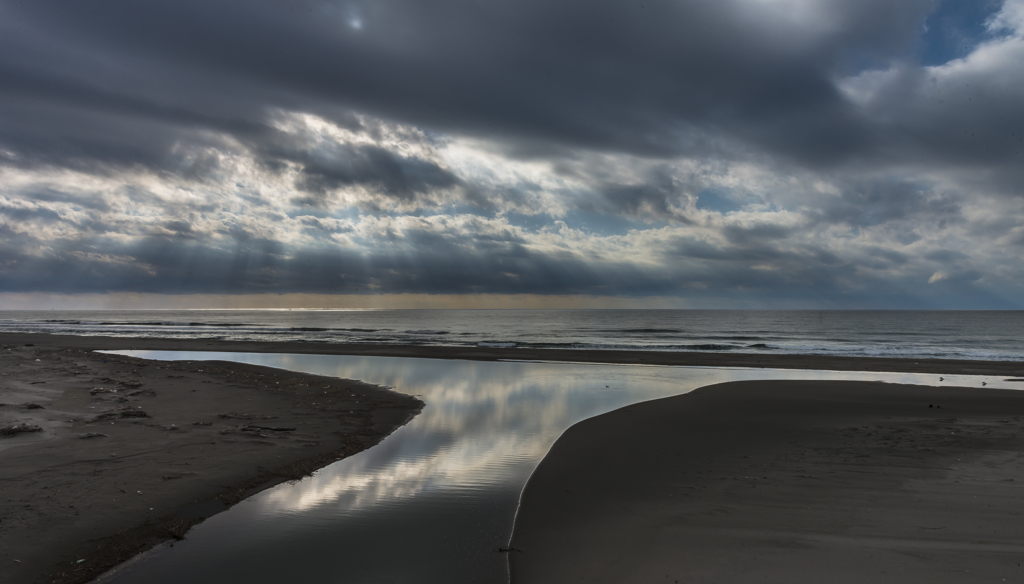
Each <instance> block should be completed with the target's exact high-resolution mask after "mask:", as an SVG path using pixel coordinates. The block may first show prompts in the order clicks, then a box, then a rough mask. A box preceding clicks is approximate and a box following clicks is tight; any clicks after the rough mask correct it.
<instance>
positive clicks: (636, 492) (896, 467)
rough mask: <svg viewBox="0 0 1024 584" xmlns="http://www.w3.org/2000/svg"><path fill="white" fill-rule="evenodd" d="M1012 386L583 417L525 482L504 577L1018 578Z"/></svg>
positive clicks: (884, 388) (835, 385) (1021, 459)
mask: <svg viewBox="0 0 1024 584" xmlns="http://www.w3.org/2000/svg"><path fill="white" fill-rule="evenodd" d="M1022 449H1024V393H1022V392H1017V391H1010V390H986V389H978V388H971V389H968V388H955V387H948V388H947V387H942V388H936V387H922V386H907V385H894V384H881V383H861V382H813V381H765V382H760V381H748V382H736V383H727V384H721V385H717V386H710V387H704V388H701V389H698V390H696V391H694V392H692V393H690V394H686V395H682V396H677V397H671V398H667V399H662V400H655V401H650V402H645V403H641V404H636V405H632V406H628V407H626V408H622V409H620V410H617V411H614V412H611V413H608V414H605V415H602V416H598V417H595V418H591V419H588V420H585V421H583V422H581V423H579V424H577V425H576V426H573V427H572V428H570V429H569V430H568V431H567V432H566V433H565V434H563V436H562V437H561V438H560V439H559V440H558V442H557V443H556V444H555V445H554V447H553V448H552V449H551V451H550V452H549V453H548V455H547V456H546V457H545V459H544V460H543V462H542V463H541V464H540V466H539V467H538V469H537V471H536V472H535V473H534V475H533V476H532V477H531V479H530V481H529V483H528V484H527V486H526V489H525V491H524V493H523V497H522V503H521V507H520V509H519V513H518V515H517V519H516V526H515V532H514V535H513V538H512V542H511V545H512V547H513V548H515V549H514V550H513V551H511V552H510V558H511V560H510V564H511V570H512V581H513V582H516V583H539V582H560V583H561V582H591V583H602V582H609V583H611V582H1000V581H1020V579H1021V578H1022V577H1024V568H1022V563H1024V536H1022V534H1021V530H1020V521H1021V517H1022V515H1024V486H1022V484H1024V451H1022Z"/></svg>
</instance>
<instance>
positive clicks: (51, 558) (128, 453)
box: [0, 334, 1024, 584]
mask: <svg viewBox="0 0 1024 584" xmlns="http://www.w3.org/2000/svg"><path fill="white" fill-rule="evenodd" d="M98 349H107V350H113V349H150V350H178V351H188V350H192V351H242V352H259V353H304V354H347V355H377V356H395V357H423V358H434V359H472V360H500V359H513V360H550V361H574V362H600V363H640V364H662V365H691V366H693V365H697V366H701V365H703V366H719V367H728V366H737V367H738V366H746V367H772V368H795V369H833V370H850V371H908V372H933V373H946V374H958V373H959V374H991V375H1005V376H1007V377H1022V376H1024V364H1022V363H1009V362H980V361H939V360H931V361H925V360H918V361H913V360H900V359H857V358H830V357H814V356H799V355H786V356H770V355H741V354H731V355H730V354H720V353H650V352H640V351H568V350H533V349H503V348H477V347H465V348H462V347H414V346H381V345H329V344H320V343H255V342H231V341H217V340H173V339H130V338H113V337H81V336H57V335H27V334H0V374H2V376H0V403H3V404H5V405H3V406H0V433H3V428H11V427H12V426H21V427H22V428H24V425H25V424H28V425H29V426H38V427H39V429H40V430H39V431H38V432H24V433H17V434H16V435H14V436H10V437H3V436H0V489H2V491H0V492H3V494H4V496H3V497H2V498H0V581H2V582H4V583H5V584H6V583H8V582H11V583H13V584H21V583H28V582H51V581H52V582H86V581H89V580H90V579H91V578H92V577H94V576H95V575H97V574H99V573H101V572H103V571H104V570H105V569H107V568H109V567H111V566H113V565H116V564H117V563H119V562H121V561H123V560H125V559H128V558H130V557H132V556H133V555H135V554H137V553H139V552H141V551H144V550H146V549H148V548H150V547H152V546H153V545H156V544H158V543H160V542H162V541H166V540H168V539H169V538H174V537H180V536H181V535H182V534H184V533H185V531H187V529H188V528H189V527H190V526H191V525H192V524H194V523H195V522H197V521H200V520H202V519H203V518H205V517H206V516H209V514H211V513H215V512H217V511H218V510H221V509H223V508H225V506H227V505H231V504H233V503H235V502H237V501H239V500H241V499H242V498H244V497H246V496H249V495H251V494H254V493H256V492H258V491H259V490H261V489H264V488H267V487H268V486H271V485H273V484H276V483H279V482H281V481H284V480H291V479H295V478H299V477H301V476H305V475H307V474H309V473H310V472H313V471H315V470H316V469H318V468H321V467H323V466H325V465H326V464H329V463H330V462H332V461H334V460H337V459H339V458H342V457H344V456H348V455H350V454H352V453H355V452H358V451H359V450H362V449H365V448H367V447H369V446H370V445H372V444H375V443H376V442H378V441H379V440H380V439H382V438H383V437H384V436H385V435H386V434H387V433H389V432H391V431H393V430H394V429H395V428H397V427H398V426H400V425H402V424H404V423H405V422H406V421H407V420H408V419H410V417H411V416H413V415H415V413H416V412H418V411H419V409H420V408H421V407H422V404H421V403H420V402H418V401H417V400H414V399H413V398H410V397H407V396H404V395H400V394H396V393H394V392H390V391H386V390H383V389H381V388H377V387H374V386H369V385H366V384H362V383H359V382H357V381H347V380H338V379H333V378H322V377H316V376H310V375H302V374H293V373H289V372H284V371H278V370H272V369H266V368H260V367H253V366H246V365H241V364H232V363H211V362H194V363H190V362H175V363H168V362H159V363H158V362H147V361H142V360H138V359H132V358H127V357H119V356H104V355H100V354H95V353H92V352H91V351H93V350H98ZM887 387H892V386H887ZM325 391H326V392H327V393H326V394H325V393H324V392H325ZM704 391H705V390H701V392H700V393H701V394H703V393H704ZM934 391H938V390H934ZM974 391H976V390H974ZM33 404H34V405H33ZM35 406H41V407H35ZM728 407H731V405H730V406H728ZM136 411H142V412H145V414H146V415H145V416H144V417H143V416H141V415H140V414H137V413H130V412H136ZM720 415H721V416H723V417H722V419H727V418H728V416H727V415H726V414H725V413H721V414H720ZM808 415H812V414H808ZM812 417H813V415H812ZM1013 423H1016V421H1015V422H1013ZM630 432H633V433H634V434H635V435H633V436H632V438H635V439H638V440H640V442H639V443H637V444H635V445H634V446H632V448H637V449H642V448H643V447H644V443H643V441H642V438H643V436H645V435H646V430H643V429H642V428H633V429H631V430H630ZM90 436H91V437H90ZM605 438H606V439H609V438H611V439H614V440H618V439H621V438H623V436H622V435H616V436H610V437H605ZM725 443H726V444H727V443H729V442H728V441H726V442H725ZM712 446H713V447H714V448H718V446H714V445H711V446H709V447H712ZM639 451H640V450H638V452H639ZM641 459H643V458H642V457H640V458H638V460H641ZM551 464H553V463H549V462H547V459H546V461H545V466H551ZM652 464H654V463H652ZM573 468H575V467H573ZM639 470H641V469H637V471H636V472H639ZM526 509H527V511H528V510H529V508H528V507H527V508H526ZM602 513H603V511H601V512H598V513H597V514H596V515H595V517H601V516H602ZM524 517H528V515H526V516H524ZM517 537H520V535H519V532H518V531H517ZM513 555H514V557H517V558H518V557H519V554H517V553H514V554H513ZM79 560H83V561H79Z"/></svg>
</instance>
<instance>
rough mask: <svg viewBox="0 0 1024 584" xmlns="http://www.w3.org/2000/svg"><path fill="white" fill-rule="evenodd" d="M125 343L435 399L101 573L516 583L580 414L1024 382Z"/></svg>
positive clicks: (241, 579)
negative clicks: (845, 387)
mask: <svg viewBox="0 0 1024 584" xmlns="http://www.w3.org/2000/svg"><path fill="white" fill-rule="evenodd" d="M117 353H120V354H127V355H134V356H138V357H143V358H149V359H165V360H167V359H191V360H200V359H221V360H231V361H238V362H244V363H252V364H257V365H266V366H271V367H278V368H282V369H288V370H292V371H301V372H307V373H315V374H319V375H329V376H334V377H342V378H350V379H360V380H363V381H366V382H369V383H374V384H379V385H385V386H388V387H392V388H394V390H395V391H399V392H402V393H407V394H411V395H415V396H417V397H419V398H420V399H422V400H423V401H424V402H425V403H426V406H425V407H424V409H423V411H422V413H420V414H419V415H418V416H416V417H415V418H413V420H412V421H411V422H409V423H408V424H407V425H406V426H404V427H402V428H400V429H398V430H397V431H396V432H394V433H393V434H392V435H390V436H389V437H387V438H386V439H385V440H384V441H383V442H381V443H380V444H378V445H376V446H374V447H372V448H370V449H368V450H365V451H363V452H360V453H358V454H356V455H354V456H351V457H349V458H346V459H344V460H341V461H339V462H337V463H334V464H332V465H330V466H328V467H326V468H324V469H322V470H320V471H318V472H317V473H316V474H315V475H314V476H312V477H309V478H306V479H304V480H301V481H298V482H295V483H291V484H282V485H278V486H276V487H274V488H271V489H269V490H267V491H264V492H262V493H260V494H257V495H255V496H253V497H251V498H249V499H247V500H245V501H243V502H241V503H239V504H238V505H236V506H235V507H232V508H231V509H229V510H228V511H226V512H224V513H221V514H219V515H215V516H213V517H212V518H210V519H208V520H206V521H205V522H204V523H202V524H200V525H198V526H196V527H195V528H194V529H193V530H192V531H190V532H189V534H188V536H187V537H186V538H185V540H184V541H180V542H177V543H175V545H174V547H173V548H172V547H164V548H161V549H159V550H157V551H156V552H154V553H152V554H150V555H148V556H146V557H144V558H142V559H141V560H140V561H138V562H136V563H134V564H132V565H130V566H128V567H125V568H123V569H121V570H119V571H117V572H115V573H114V574H113V576H112V577H110V578H107V579H105V584H180V583H182V582H190V583H195V584H204V583H211V584H213V583H216V584H234V583H240V584H241V583H244V584H263V583H266V584H279V583H281V582H303V583H304V584H321V583H322V584H340V583H354V584H362V583H417V584H430V583H444V584H450V583H453V582H457V583H460V584H461V583H469V582H484V583H500V584H504V583H506V582H508V565H507V557H506V553H503V552H501V551H499V548H502V547H504V546H507V545H508V541H509V538H510V536H511V533H512V527H513V524H514V519H515V513H516V508H517V505H518V501H519V495H520V493H521V492H522V489H523V487H524V485H525V484H526V481H527V480H528V479H529V477H530V474H531V473H532V472H533V470H534V469H535V468H536V466H537V464H538V463H539V462H540V461H541V459H542V458H543V457H544V455H545V454H547V452H548V450H549V449H550V448H551V445H552V444H554V442H555V440H557V439H558V437H559V436H560V435H561V434H562V432H564V431H565V430H566V429H567V428H568V427H570V426H571V425H573V424H575V423H576V422H578V421H580V420H583V419H586V418H589V417H592V416H595V415H599V414H602V413H605V412H608V411H611V410H614V409H617V408H620V407H623V406H625V405H628V404H631V403H636V402H640V401H645V400H650V399H656V398H660V397H666V396H671V395H678V394H682V393H686V392H688V391H690V390H693V389H695V388H698V387H701V386H705V385H709V384H713V383H719V382H724V381H733V380H744V379H855V380H874V381H886V382H893V383H917V384H927V385H965V386H972V387H981V384H982V383H987V385H988V387H990V388H992V387H1015V386H1021V385H1022V384H1020V383H1016V382H1008V381H1005V380H1004V379H1003V378H1001V377H982V376H951V375H945V376H943V379H941V380H940V377H939V376H938V375H926V374H904V373H864V372H829V371H785V370H772V369H741V368H734V369H727V368H712V367H661V366H644V365H596V364H574V363H528V362H479V361H458V360H431V359H410V358H393V357H352V356H323V355H282V354H244V353H192V352H163V351H117ZM200 390H203V389H202V388H200ZM207 390H209V391H213V390H211V389H209V388H207ZM513 553H517V552H513ZM524 553H529V552H528V550H527V551H526V552H524Z"/></svg>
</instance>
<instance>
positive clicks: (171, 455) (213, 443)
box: [0, 338, 423, 584]
mask: <svg viewBox="0 0 1024 584" xmlns="http://www.w3.org/2000/svg"><path fill="white" fill-rule="evenodd" d="M3 340H5V341H10V340H11V339H10V338H5V339H3ZM35 340H36V341H37V342H34V343H33V342H29V343H24V342H22V343H18V344H13V343H9V342H8V343H7V344H4V345H0V403H2V404H4V405H3V406H0V428H4V427H12V426H23V425H30V426H38V427H40V428H41V430H40V431H38V432H28V433H18V434H16V435H13V436H10V437H0V493H2V494H3V496H2V497H0V581H2V582H4V583H5V584H21V583H26V584H27V583H29V582H86V581H89V580H91V579H92V578H94V577H95V576H97V575H99V574H100V573H102V572H103V571H104V570H106V569H108V568H110V567H111V566H114V565H116V564H117V563H119V562H121V561H124V560H126V559H128V558H130V557H132V556H133V555H135V554H137V553H139V552H141V551H143V550H145V549H147V548H149V547H151V546H153V545H155V544H157V543H159V542H161V541H164V540H167V539H168V538H174V537H181V536H183V535H184V534H185V532H186V531H187V530H188V528H189V527H190V526H191V525H193V524H194V523H196V522H198V521H201V520H202V519H203V518H204V517H205V516H208V515H209V514H212V513H214V512H216V511H218V510H221V509H223V508H226V507H227V506H230V505H232V504H234V503H236V502H238V501H240V500H241V499H243V498H245V497H247V496H249V495H251V494H253V493H255V492H258V491H259V490H262V489H264V488H267V487H269V486H271V485H273V484H276V483H279V482H282V481H286V480H293V479H297V478H300V477H302V476H305V475H308V474H310V473H311V472H313V471H315V470H316V469H318V468H321V467H323V466H325V465H327V464H329V463H331V462H333V461H335V460H338V459H340V458H343V457H345V456H348V455H350V454H353V453H355V452H358V451H360V450H363V449H365V448H367V447H369V446H371V445H373V444H375V443H377V442H378V441H380V440H381V439H382V438H383V437H384V436H386V435H387V434H388V433H390V432H391V431H393V430H394V429H395V428H397V427H399V426H401V425H402V424H404V423H405V422H406V421H408V420H409V419H411V417H412V416H414V415H415V414H416V413H417V412H418V411H419V410H420V408H421V407H422V405H423V404H422V402H420V401H419V400H416V399H415V398H413V397H410V396H406V395H403V394H398V393H395V392H392V391H389V390H387V389H384V388H380V387H376V386H372V385H368V384H365V383H360V382H357V381H351V380H342V379H335V378H326V377H319V376H315V375H304V374H297V373H290V372H286V371H281V370H275V369H269V368H263V367H255V366H249V365H242V364H235V363H226V362H189V361H180V362H154V361H144V360H141V359H134V358H130V357H123V356H115V355H103V354H99V353H93V352H90V351H87V350H83V349H81V348H77V347H71V348H69V347H66V346H62V345H61V344H60V343H59V342H57V343H54V342H49V343H47V342H39V341H40V340H39V339H35ZM45 340H46V339H43V341H45ZM196 504H200V505H196Z"/></svg>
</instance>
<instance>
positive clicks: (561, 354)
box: [0, 333, 1024, 377]
mask: <svg viewBox="0 0 1024 584" xmlns="http://www.w3.org/2000/svg"><path fill="white" fill-rule="evenodd" d="M32 342H42V343H60V344H61V345H62V346H65V347H77V348H82V349H109V350H117V349H149V350H164V351H228V352H249V353H300V354H311V355H367V356H377V357H420V358H428V359H467V360H473V361H498V360H502V359H512V360H526V361H531V360H536V361H569V362H575V363H622V364H640V365H675V366H685V367H765V368H773V369H818V370H827V371H878V372H905V373H939V374H948V375H1004V376H1006V377H1024V362H1020V361H975V360H956V359H902V358H884V357H831V356H823V355H781V354H780V355H772V354H753V353H725V352H718V353H704V352H696V351H694V352H668V351H615V350H576V349H531V348H521V347H516V348H500V347H428V346H421V345H376V344H355V343H353V344H341V343H338V344H333V343H308V342H255V341H222V340H215V339H197V340H184V339H136V338H118V337H99V336H96V337H83V336H73V335H44V334H12V333H6V334H0V343H32Z"/></svg>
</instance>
